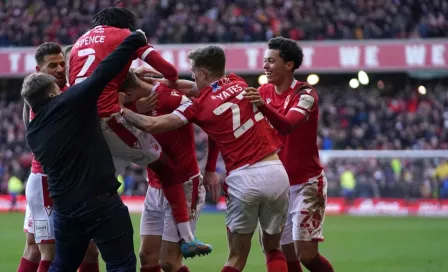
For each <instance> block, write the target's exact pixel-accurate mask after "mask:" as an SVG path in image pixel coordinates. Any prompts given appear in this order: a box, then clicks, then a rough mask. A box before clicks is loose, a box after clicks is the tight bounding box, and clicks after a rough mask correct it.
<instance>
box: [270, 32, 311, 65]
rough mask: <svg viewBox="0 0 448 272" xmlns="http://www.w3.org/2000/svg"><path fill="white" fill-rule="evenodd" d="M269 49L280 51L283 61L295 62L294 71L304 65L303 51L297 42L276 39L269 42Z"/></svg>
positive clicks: (282, 38) (281, 38) (280, 38)
mask: <svg viewBox="0 0 448 272" xmlns="http://www.w3.org/2000/svg"><path fill="white" fill-rule="evenodd" d="M268 47H269V49H273V50H278V51H279V53H280V57H281V58H282V59H283V61H285V62H290V61H292V62H294V67H293V71H294V70H296V69H298V68H299V67H300V65H302V62H303V51H302V48H301V47H300V46H299V45H298V44H297V42H296V41H294V40H291V39H287V38H284V37H281V36H280V37H275V38H272V39H270V40H269V42H268Z"/></svg>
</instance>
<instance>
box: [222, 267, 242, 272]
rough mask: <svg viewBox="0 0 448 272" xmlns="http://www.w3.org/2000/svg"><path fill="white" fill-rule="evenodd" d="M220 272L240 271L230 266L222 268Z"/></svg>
mask: <svg viewBox="0 0 448 272" xmlns="http://www.w3.org/2000/svg"><path fill="white" fill-rule="evenodd" d="M221 272H240V271H239V270H236V269H235V268H233V267H230V266H224V267H223V268H222V270H221Z"/></svg>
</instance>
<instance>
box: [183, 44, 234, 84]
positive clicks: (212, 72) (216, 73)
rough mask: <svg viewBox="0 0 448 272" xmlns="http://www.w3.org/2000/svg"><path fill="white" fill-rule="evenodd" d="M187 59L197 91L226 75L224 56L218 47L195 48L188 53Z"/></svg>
mask: <svg viewBox="0 0 448 272" xmlns="http://www.w3.org/2000/svg"><path fill="white" fill-rule="evenodd" d="M188 58H189V59H190V60H191V71H192V72H193V75H192V77H193V79H194V80H195V81H196V84H197V86H198V89H199V90H201V89H202V88H204V87H205V86H207V85H209V84H211V83H212V82H213V81H215V80H217V79H219V78H221V77H223V76H224V75H225V74H226V55H225V53H224V50H223V49H222V48H221V47H219V46H216V45H209V46H205V47H201V48H197V49H195V50H193V51H191V52H189V53H188Z"/></svg>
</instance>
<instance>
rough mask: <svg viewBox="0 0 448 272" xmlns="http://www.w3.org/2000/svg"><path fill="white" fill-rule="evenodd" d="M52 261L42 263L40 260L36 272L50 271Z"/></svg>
mask: <svg viewBox="0 0 448 272" xmlns="http://www.w3.org/2000/svg"><path fill="white" fill-rule="evenodd" d="M52 262H53V261H44V260H41V261H40V262H39V269H37V272H48V270H49V269H50V266H51V263H52Z"/></svg>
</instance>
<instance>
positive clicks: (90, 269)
mask: <svg viewBox="0 0 448 272" xmlns="http://www.w3.org/2000/svg"><path fill="white" fill-rule="evenodd" d="M98 257H99V252H98V248H97V246H96V244H95V242H94V241H93V240H91V241H90V243H89V247H88V248H87V251H86V254H84V259H83V260H82V263H81V265H80V266H79V270H78V272H99V271H100V267H99V262H98Z"/></svg>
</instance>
